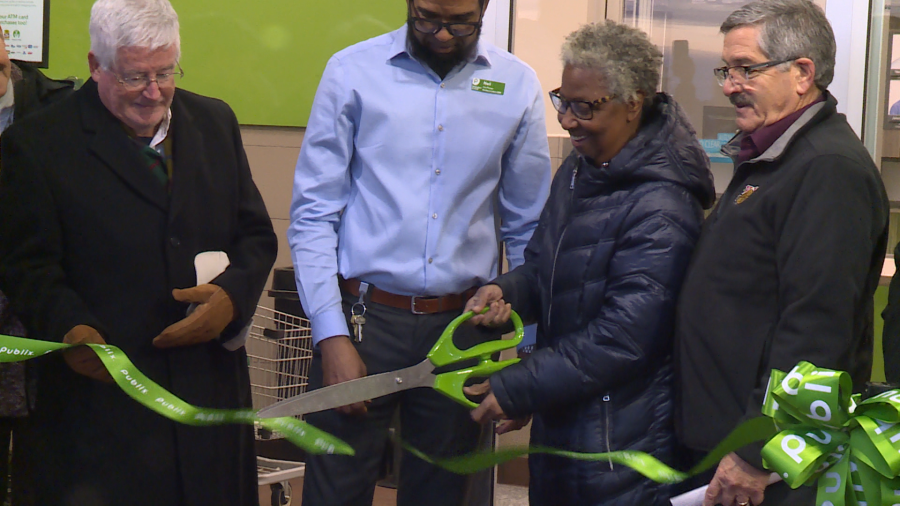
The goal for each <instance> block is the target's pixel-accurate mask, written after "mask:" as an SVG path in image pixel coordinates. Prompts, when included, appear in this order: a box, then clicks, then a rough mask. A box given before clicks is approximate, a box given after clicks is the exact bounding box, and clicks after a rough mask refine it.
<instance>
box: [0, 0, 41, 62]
mask: <svg viewBox="0 0 900 506" xmlns="http://www.w3.org/2000/svg"><path fill="white" fill-rule="evenodd" d="M49 2H50V0H0V27H2V30H3V32H2V33H3V39H4V40H5V42H6V51H7V52H8V53H9V57H10V58H11V59H13V60H21V61H26V62H30V63H34V64H36V65H37V66H39V67H46V66H47V39H48V33H47V27H48V19H47V17H48V16H47V15H48V13H49V10H50V3H49Z"/></svg>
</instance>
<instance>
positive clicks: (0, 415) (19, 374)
mask: <svg viewBox="0 0 900 506" xmlns="http://www.w3.org/2000/svg"><path fill="white" fill-rule="evenodd" d="M2 32H3V29H2V28H0V33H2ZM74 88H75V83H73V82H72V81H68V80H54V79H50V78H48V77H47V76H45V75H44V74H42V73H41V71H40V70H38V69H37V68H35V67H33V66H31V64H29V63H26V62H22V61H17V60H10V58H9V53H8V52H7V51H6V40H5V39H4V38H3V37H0V137H2V135H3V131H5V130H6V129H7V127H9V126H10V125H11V124H12V123H13V121H15V120H17V119H22V118H24V117H26V116H28V115H30V114H31V113H33V112H35V111H37V110H38V109H41V108H43V107H45V106H47V105H50V104H52V103H54V102H58V101H59V100H62V99H63V98H65V97H67V96H69V94H71V93H72V91H73V90H74ZM0 334H3V335H7V336H19V337H24V336H25V329H24V328H23V327H22V323H21V322H20V321H19V320H18V318H16V317H15V315H14V314H13V313H12V310H11V309H10V308H9V302H8V301H7V299H6V296H5V295H3V292H0ZM25 368H26V366H25V364H22V363H8V364H0V504H3V503H5V501H6V494H7V490H8V489H9V484H8V482H7V480H8V479H9V459H10V454H9V450H10V443H11V441H12V433H13V430H14V429H15V427H16V426H17V425H19V424H21V423H25V422H26V420H25V419H24V417H26V416H27V415H28V408H29V406H28V404H29V401H33V400H34V392H30V393H29V394H27V395H26V388H27V387H26V373H25ZM29 383H32V384H33V382H31V381H29Z"/></svg>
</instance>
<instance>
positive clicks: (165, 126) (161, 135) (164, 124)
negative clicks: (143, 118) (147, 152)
mask: <svg viewBox="0 0 900 506" xmlns="http://www.w3.org/2000/svg"><path fill="white" fill-rule="evenodd" d="M171 123H172V108H171V107H170V108H169V109H168V110H167V111H166V115H165V117H163V120H162V121H161V122H160V123H159V128H157V129H156V134H154V135H153V139H152V140H151V141H150V147H151V148H153V149H157V148H156V147H157V146H159V145H160V144H162V141H164V140H166V136H168V135H169V125H170V124H171Z"/></svg>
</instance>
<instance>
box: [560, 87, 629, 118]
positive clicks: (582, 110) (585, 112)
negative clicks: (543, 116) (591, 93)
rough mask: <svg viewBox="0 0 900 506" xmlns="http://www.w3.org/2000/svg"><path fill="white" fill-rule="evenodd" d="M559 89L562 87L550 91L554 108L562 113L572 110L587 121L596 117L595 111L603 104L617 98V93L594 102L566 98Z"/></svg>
mask: <svg viewBox="0 0 900 506" xmlns="http://www.w3.org/2000/svg"><path fill="white" fill-rule="evenodd" d="M559 90H560V88H556V89H555V90H553V91H551V92H550V103H552V104H553V108H554V109H556V110H557V111H558V112H559V113H560V114H565V113H566V111H569V110H571V111H572V114H574V115H575V117H576V118H578V119H583V120H585V121H588V120H590V119H592V118H593V117H594V111H596V110H597V109H599V108H600V106H601V105H603V104H605V103H607V102H609V101H610V100H612V99H614V98H616V96H615V95H607V96H605V97H603V98H601V99H599V100H594V101H593V102H588V101H585V100H566V99H564V98H562V97H561V96H560V95H559Z"/></svg>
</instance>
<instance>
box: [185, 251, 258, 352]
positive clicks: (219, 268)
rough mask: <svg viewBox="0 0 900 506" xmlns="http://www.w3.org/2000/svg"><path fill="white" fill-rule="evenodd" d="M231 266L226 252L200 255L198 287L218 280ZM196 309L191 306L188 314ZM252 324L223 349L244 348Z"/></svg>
mask: <svg viewBox="0 0 900 506" xmlns="http://www.w3.org/2000/svg"><path fill="white" fill-rule="evenodd" d="M229 265H231V261H230V260H229V259H228V254H227V253H225V252H224V251H204V252H203V253H198V254H197V256H195V257H194V269H195V270H196V271H197V285H198V286H199V285H203V284H206V283H209V282H210V281H212V280H214V279H216V276H218V275H219V274H222V273H223V272H225V269H227V268H228V266H229ZM195 307H197V305H196V304H191V305H190V307H188V310H187V314H191V311H193V310H194V308H195ZM252 324H253V321H252V320H251V321H250V323H248V324H247V326H246V327H244V328H243V329H242V330H241V331H240V332H239V333H238V335H236V336H234V337H233V338H231V339H229V340H228V341H223V342H222V347H223V348H225V349H226V350H228V351H235V350H237V349H239V348H240V347H241V346H243V345H244V344H245V343H246V342H247V336H248V335H249V334H250V326H251V325H252Z"/></svg>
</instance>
